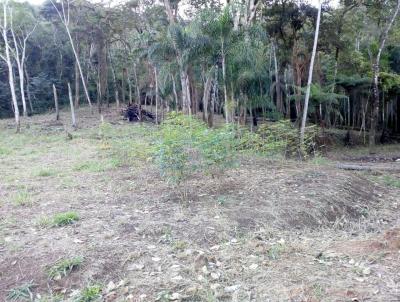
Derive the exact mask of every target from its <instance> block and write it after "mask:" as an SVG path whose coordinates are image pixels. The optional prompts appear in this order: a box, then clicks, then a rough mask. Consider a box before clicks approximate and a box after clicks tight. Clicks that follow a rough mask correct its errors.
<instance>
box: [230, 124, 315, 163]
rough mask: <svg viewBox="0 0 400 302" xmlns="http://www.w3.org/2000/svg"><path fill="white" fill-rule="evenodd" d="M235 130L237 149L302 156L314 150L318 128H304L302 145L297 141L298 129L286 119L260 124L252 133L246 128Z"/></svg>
mask: <svg viewBox="0 0 400 302" xmlns="http://www.w3.org/2000/svg"><path fill="white" fill-rule="evenodd" d="M235 131H236V138H237V144H236V146H237V149H238V150H239V151H240V150H242V151H245V150H250V151H254V152H257V153H262V154H268V155H276V154H280V155H283V156H285V157H299V158H303V157H304V156H307V155H308V154H310V153H312V152H314V151H315V138H316V136H317V132H318V128H317V127H316V126H309V127H307V128H306V131H305V137H304V145H303V146H300V142H299V141H300V138H299V129H297V128H296V127H295V126H294V125H293V124H292V123H291V122H290V121H288V120H282V121H278V122H274V123H270V124H262V125H260V126H259V128H258V129H257V132H254V133H253V132H250V131H248V130H247V129H246V128H236V130H235Z"/></svg>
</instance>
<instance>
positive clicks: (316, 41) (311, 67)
mask: <svg viewBox="0 0 400 302" xmlns="http://www.w3.org/2000/svg"><path fill="white" fill-rule="evenodd" d="M321 9H322V3H321V2H319V4H318V16H317V24H316V25H315V34H314V45H313V50H312V54H311V61H310V68H309V71H308V82H307V90H306V96H305V99H304V109H303V118H302V120H301V128H300V146H303V144H304V132H305V129H306V121H307V115H308V102H309V100H310V91H311V83H312V78H313V70H314V61H315V55H316V53H317V45H318V35H319V25H320V23H321Z"/></svg>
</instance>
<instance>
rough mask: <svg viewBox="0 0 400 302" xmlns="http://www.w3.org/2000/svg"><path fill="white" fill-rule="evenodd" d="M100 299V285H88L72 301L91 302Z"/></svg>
mask: <svg viewBox="0 0 400 302" xmlns="http://www.w3.org/2000/svg"><path fill="white" fill-rule="evenodd" d="M100 300H101V286H100V285H88V286H86V287H85V288H83V289H82V290H80V292H79V293H78V295H77V296H76V297H75V298H74V300H73V302H92V301H100Z"/></svg>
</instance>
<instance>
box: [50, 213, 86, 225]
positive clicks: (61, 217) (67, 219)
mask: <svg viewBox="0 0 400 302" xmlns="http://www.w3.org/2000/svg"><path fill="white" fill-rule="evenodd" d="M78 220H79V216H78V214H77V213H75V212H65V213H59V214H56V215H55V216H54V218H53V223H52V225H54V226H64V225H68V224H73V223H74V222H75V221H78Z"/></svg>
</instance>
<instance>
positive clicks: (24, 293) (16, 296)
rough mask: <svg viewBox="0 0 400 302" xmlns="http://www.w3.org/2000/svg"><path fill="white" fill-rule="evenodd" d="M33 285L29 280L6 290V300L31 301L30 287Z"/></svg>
mask: <svg viewBox="0 0 400 302" xmlns="http://www.w3.org/2000/svg"><path fill="white" fill-rule="evenodd" d="M34 287H35V285H34V284H33V283H32V281H31V282H29V283H24V284H22V285H20V286H18V287H15V288H13V289H11V290H10V291H9V292H8V295H7V300H8V301H33V293H32V289H33V288H34Z"/></svg>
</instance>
